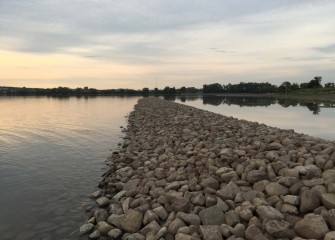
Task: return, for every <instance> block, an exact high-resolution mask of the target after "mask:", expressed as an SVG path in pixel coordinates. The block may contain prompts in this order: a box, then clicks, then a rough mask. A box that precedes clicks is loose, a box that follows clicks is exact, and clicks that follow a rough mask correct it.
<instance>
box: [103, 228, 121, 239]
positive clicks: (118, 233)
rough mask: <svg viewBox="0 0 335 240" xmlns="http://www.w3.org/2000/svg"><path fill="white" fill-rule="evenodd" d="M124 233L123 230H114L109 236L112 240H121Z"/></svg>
mask: <svg viewBox="0 0 335 240" xmlns="http://www.w3.org/2000/svg"><path fill="white" fill-rule="evenodd" d="M122 233H123V232H122V230H120V229H117V228H114V229H112V230H110V231H109V232H108V234H107V235H108V237H110V238H111V239H119V238H120V237H121V235H122Z"/></svg>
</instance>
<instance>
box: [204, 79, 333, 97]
mask: <svg viewBox="0 0 335 240" xmlns="http://www.w3.org/2000/svg"><path fill="white" fill-rule="evenodd" d="M321 81H322V77H320V76H316V77H314V78H313V79H312V80H310V81H309V82H304V83H301V84H298V83H291V82H288V81H285V82H283V83H282V84H281V85H279V86H276V85H273V84H270V83H268V82H265V83H257V82H247V83H245V82H240V83H238V84H231V83H229V84H227V85H221V84H219V83H214V84H208V85H207V84H204V85H203V93H287V92H289V91H297V90H299V89H320V88H335V84H334V83H332V82H328V83H326V84H325V85H324V86H323V85H322V83H321Z"/></svg>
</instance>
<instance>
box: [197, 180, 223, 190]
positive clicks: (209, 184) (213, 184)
mask: <svg viewBox="0 0 335 240" xmlns="http://www.w3.org/2000/svg"><path fill="white" fill-rule="evenodd" d="M200 185H201V186H202V187H203V188H207V187H209V188H212V189H214V190H217V189H219V182H218V180H216V179H215V178H213V177H208V178H205V179H204V180H202V181H201V183H200Z"/></svg>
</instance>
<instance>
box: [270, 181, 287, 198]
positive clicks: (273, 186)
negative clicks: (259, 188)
mask: <svg viewBox="0 0 335 240" xmlns="http://www.w3.org/2000/svg"><path fill="white" fill-rule="evenodd" d="M265 191H266V193H267V194H268V195H269V196H274V195H277V196H278V195H286V194H288V188H287V187H284V186H283V185H280V184H278V183H273V182H271V183H269V184H268V185H266V187H265Z"/></svg>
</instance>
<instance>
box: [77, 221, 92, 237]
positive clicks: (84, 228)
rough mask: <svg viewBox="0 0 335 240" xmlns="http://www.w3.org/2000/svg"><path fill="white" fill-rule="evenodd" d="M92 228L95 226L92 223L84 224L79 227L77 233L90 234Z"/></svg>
mask: <svg viewBox="0 0 335 240" xmlns="http://www.w3.org/2000/svg"><path fill="white" fill-rule="evenodd" d="M94 227H95V226H94V225H93V224H92V223H86V224H84V225H82V226H81V227H80V229H79V233H80V235H84V234H88V233H91V232H92V231H93V229H94Z"/></svg>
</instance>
